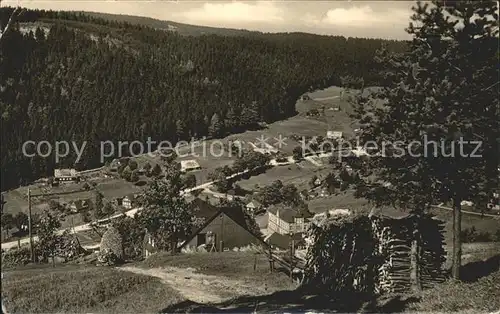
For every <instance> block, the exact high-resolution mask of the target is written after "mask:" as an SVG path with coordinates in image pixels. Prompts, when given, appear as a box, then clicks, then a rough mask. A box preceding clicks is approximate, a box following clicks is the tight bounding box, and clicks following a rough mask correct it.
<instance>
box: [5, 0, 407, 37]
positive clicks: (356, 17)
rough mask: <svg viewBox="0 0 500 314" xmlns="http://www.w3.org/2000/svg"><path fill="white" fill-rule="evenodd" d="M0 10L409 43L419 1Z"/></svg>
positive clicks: (43, 5) (104, 1) (46, 5)
mask: <svg viewBox="0 0 500 314" xmlns="http://www.w3.org/2000/svg"><path fill="white" fill-rule="evenodd" d="M0 1H1V2H2V6H4V5H17V4H18V3H19V4H20V5H21V6H23V7H28V8H38V9H52V10H78V11H80V10H83V11H94V12H105V13H116V14H128V15H139V16H147V17H152V18H156V19H161V20H169V21H176V22H181V23H188V24H195V25H206V26H215V27H229V28H244V29H250V30H258V31H263V32H283V31H303V32H310V33H317V34H328V35H344V36H352V37H377V38H394V39H408V38H409V37H408V35H407V34H406V32H405V31H404V29H405V27H407V26H408V23H409V21H410V19H409V18H410V15H411V7H412V6H413V5H414V4H415V1H408V2H406V1H203V0H202V1H183V0H179V1H168V0H164V1H145V0H139V1H126V0H100V1H92V0H81V1H63V0H48V1H47V0H45V1H40V0H38V1H37V0H19V1H18V0H0Z"/></svg>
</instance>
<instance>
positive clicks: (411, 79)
mask: <svg viewBox="0 0 500 314" xmlns="http://www.w3.org/2000/svg"><path fill="white" fill-rule="evenodd" d="M447 4H448V6H446V7H445V6H444V2H443V1H433V3H432V4H429V3H425V4H423V3H420V2H419V3H418V4H417V6H416V7H415V8H414V13H415V14H414V15H413V17H412V20H413V21H414V23H412V24H411V25H410V27H409V28H408V32H409V33H410V34H411V35H412V36H413V41H412V43H411V49H410V50H409V51H408V52H406V53H405V54H400V55H394V54H389V53H388V52H387V51H382V52H381V53H380V55H379V58H378V60H379V61H380V62H381V66H382V68H386V69H387V82H386V85H387V88H384V89H382V90H381V91H380V92H377V93H375V94H372V98H376V99H384V100H386V102H387V103H386V104H385V105H384V108H383V110H380V107H377V106H376V104H375V101H373V100H370V99H362V100H361V101H360V102H359V103H360V106H361V107H360V108H358V109H357V114H356V115H355V116H356V118H358V119H359V122H360V123H361V125H362V126H363V127H362V131H361V139H362V140H363V141H368V140H371V141H375V142H376V143H377V144H378V147H379V149H378V151H376V152H374V153H377V152H378V153H379V155H378V156H375V157H372V158H370V159H369V160H368V161H367V162H365V163H362V164H361V166H360V167H361V170H362V172H361V176H362V180H364V184H362V185H360V188H358V189H359V190H361V191H362V192H361V193H360V194H362V195H364V196H365V197H368V198H370V199H371V200H373V201H375V202H376V203H378V204H394V205H397V206H399V207H402V208H406V209H408V210H412V211H413V212H415V213H416V214H417V215H419V214H421V213H423V212H425V211H426V210H428V209H429V208H430V207H431V205H433V204H436V203H440V202H447V201H451V202H452V203H453V254H452V256H453V259H452V262H453V266H452V275H453V277H454V278H455V279H458V278H459V269H460V263H461V240H460V231H461V202H462V201H463V200H473V201H476V200H477V201H479V199H481V198H483V197H484V196H485V195H486V194H487V192H488V191H490V190H491V189H492V188H493V187H494V186H498V185H497V184H498V181H497V180H498V178H497V170H496V168H497V167H498V155H497V154H498V143H497V137H498V134H499V131H500V129H499V124H498V116H499V115H498V107H497V106H498V88H495V86H497V85H498V76H499V73H498V22H497V21H498V14H497V12H496V10H497V5H496V3H495V2H493V1H458V2H452V3H448V2H447ZM448 16H451V17H452V18H449V17H448ZM397 141H400V143H399V144H398V145H397V146H399V148H397V147H396V145H393V147H390V148H388V147H387V145H385V147H386V149H385V152H384V153H383V156H381V155H380V154H382V152H381V147H382V143H384V142H385V143H393V144H395V143H397ZM412 141H417V142H419V143H421V145H412V146H411V153H410V152H409V151H408V150H409V149H410V147H409V144H410V143H411V142H412ZM432 141H434V143H435V144H433V142H432ZM460 143H462V144H460ZM401 147H403V152H401ZM472 154H474V155H472Z"/></svg>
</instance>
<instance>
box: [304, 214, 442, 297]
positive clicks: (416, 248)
mask: <svg viewBox="0 0 500 314" xmlns="http://www.w3.org/2000/svg"><path fill="white" fill-rule="evenodd" d="M443 228H444V227H443V224H442V222H440V221H438V220H435V219H433V218H432V217H431V216H420V217H416V216H414V215H407V216H405V217H401V218H391V217H385V216H378V215H375V216H372V215H370V216H369V217H367V216H366V215H365V216H362V215H347V216H335V217H326V218H324V219H322V221H319V222H314V223H312V224H311V227H310V229H309V234H308V236H309V238H310V239H314V241H311V242H310V245H309V246H308V250H307V258H306V259H307V262H306V268H305V277H304V281H303V283H304V284H306V285H307V284H309V286H311V287H316V288H317V289H320V290H321V291H322V292H326V291H328V292H334V293H335V292H346V291H347V292H349V291H351V292H370V293H377V294H383V293H405V292H409V291H411V290H413V289H420V288H428V287H431V286H432V285H434V284H435V283H436V282H442V281H443V280H444V273H443V271H442V265H443V263H444V260H445V256H446V255H445V251H444V248H443V241H444V238H443Z"/></svg>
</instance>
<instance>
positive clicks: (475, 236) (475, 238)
mask: <svg viewBox="0 0 500 314" xmlns="http://www.w3.org/2000/svg"><path fill="white" fill-rule="evenodd" d="M499 236H500V230H498V231H497V233H496V234H495V235H492V234H491V233H489V232H486V231H485V232H480V231H477V230H476V228H475V227H474V226H472V227H470V228H467V229H464V230H462V231H461V232H460V238H461V239H462V242H463V243H474V242H493V241H498V240H500V238H499Z"/></svg>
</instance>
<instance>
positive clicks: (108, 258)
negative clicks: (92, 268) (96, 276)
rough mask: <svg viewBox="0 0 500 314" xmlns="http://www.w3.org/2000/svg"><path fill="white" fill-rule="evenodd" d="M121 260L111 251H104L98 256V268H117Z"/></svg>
mask: <svg viewBox="0 0 500 314" xmlns="http://www.w3.org/2000/svg"><path fill="white" fill-rule="evenodd" d="M120 260H121V259H120V258H118V256H116V254H115V253H114V252H113V251H111V250H109V249H104V250H102V249H101V251H99V255H98V256H97V266H115V265H116V264H118V263H119V262H120Z"/></svg>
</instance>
